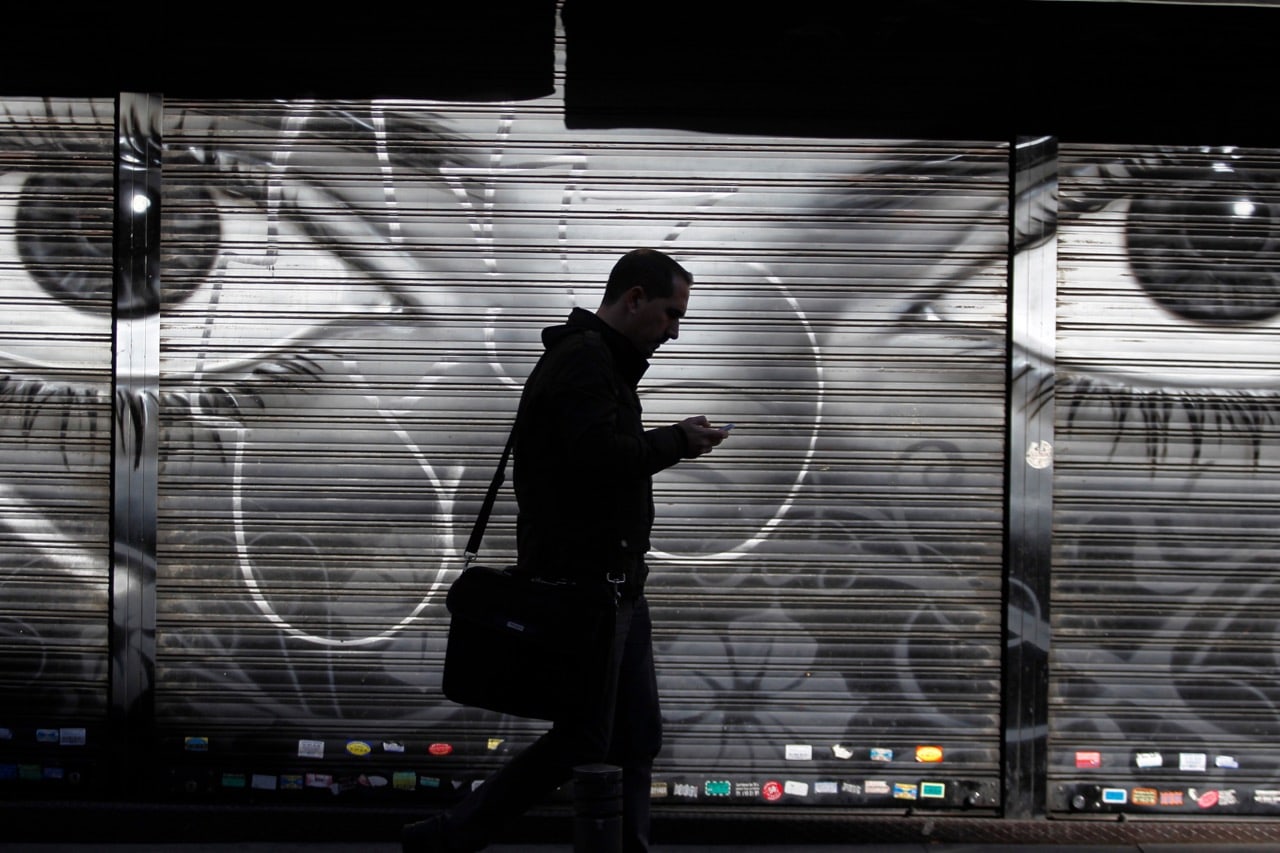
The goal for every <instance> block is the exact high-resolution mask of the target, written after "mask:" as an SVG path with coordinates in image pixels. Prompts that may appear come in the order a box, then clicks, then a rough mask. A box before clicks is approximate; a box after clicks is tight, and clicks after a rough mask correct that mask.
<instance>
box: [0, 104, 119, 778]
mask: <svg viewBox="0 0 1280 853" xmlns="http://www.w3.org/2000/svg"><path fill="white" fill-rule="evenodd" d="M113 115H114V105H113V103H112V102H111V101H109V100H108V101H98V100H63V99H45V98H31V99H23V98H11V99H5V100H4V101H2V102H0V695H2V696H3V699H4V701H3V705H0V783H2V784H5V785H6V790H10V789H9V788H8V787H7V786H8V785H9V784H11V783H13V782H17V783H18V784H19V785H23V786H28V787H30V788H32V789H38V790H42V791H44V792H45V793H46V795H50V796H64V795H66V794H67V793H69V792H73V791H75V790H77V789H80V790H84V789H86V788H88V787H92V786H93V785H96V784H97V783H99V782H101V781H102V779H101V776H99V775H97V771H98V769H99V767H98V760H99V759H100V757H101V754H102V750H103V747H104V745H105V741H106V738H105V724H106V719H107V704H108V701H107V673H108V653H109V650H108V627H109V620H108V609H107V608H108V585H109V558H110V552H109V542H110V536H109V533H108V516H109V508H110V505H111V502H110V499H109V474H110V468H111V457H110V450H111V443H110V442H111V416H112V415H111V388H112V381H111V363H112V357H111V356H112V353H111V316H112V268H111V257H112V255H111V252H112V249H111V234H112V230H111V229H112V199H113V166H112V151H113V140H114V137H113V133H112V127H113ZM55 792H56V793H55Z"/></svg>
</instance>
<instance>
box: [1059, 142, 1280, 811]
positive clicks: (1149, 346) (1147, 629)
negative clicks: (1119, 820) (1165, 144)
mask: <svg viewBox="0 0 1280 853" xmlns="http://www.w3.org/2000/svg"><path fill="white" fill-rule="evenodd" d="M1062 151H1063V158H1062V174H1063V179H1062V184H1061V187H1062V203H1063V208H1064V217H1063V220H1062V227H1061V232H1060V243H1059V257H1060V261H1061V264H1060V270H1059V283H1060V291H1059V296H1058V303H1059V306H1058V312H1059V318H1058V336H1057V347H1058V354H1059V358H1058V378H1057V383H1058V385H1057V387H1058V392H1057V393H1058V409H1057V411H1058V437H1059V441H1058V452H1057V454H1056V457H1057V469H1056V470H1057V474H1056V480H1055V486H1056V491H1055V496H1054V503H1055V510H1056V512H1055V519H1054V577H1053V604H1052V608H1053V660H1052V678H1051V682H1052V684H1051V696H1052V705H1051V720H1050V723H1051V725H1050V755H1051V759H1050V782H1051V786H1050V795H1051V803H1050V807H1051V809H1052V810H1055V811H1058V812H1077V813H1079V812H1084V813H1089V812H1098V813H1108V812H1130V813H1135V814H1144V815H1160V816H1172V815H1176V814H1181V813H1194V814H1197V815H1214V814H1247V813H1255V812H1256V813H1274V809H1275V807H1276V805H1277V804H1278V803H1280V778H1278V771H1280V752H1278V751H1277V748H1276V747H1275V745H1274V744H1275V742H1276V740H1277V738H1276V735H1277V725H1280V724H1278V723H1277V719H1278V717H1277V713H1276V707H1277V700H1278V698H1280V697H1278V696H1277V693H1276V680H1275V672H1276V660H1275V647H1276V639H1277V638H1276V625H1277V619H1276V616H1277V612H1278V611H1277V607H1280V587H1277V585H1276V583H1275V580H1274V576H1275V572H1274V566H1275V563H1276V559H1277V555H1278V547H1277V544H1276V538H1275V529H1276V526H1277V523H1278V522H1280V500H1278V499H1277V497H1276V496H1277V494H1280V489H1277V487H1276V486H1277V481H1278V479H1280V470H1278V469H1277V467H1276V463H1275V455H1274V452H1273V451H1274V438H1275V427H1276V414H1275V413H1276V375H1277V370H1278V369H1280V332H1278V330H1277V325H1276V319H1277V317H1278V316H1280V299H1278V298H1277V296H1276V293H1277V289H1276V286H1275V281H1276V269H1277V264H1278V263H1280V254H1277V250H1276V245H1277V244H1276V239H1275V233H1276V232H1275V219H1274V211H1275V209H1276V204H1277V201H1278V199H1277V187H1278V186H1280V183H1278V182H1277V176H1278V175H1280V172H1278V171H1277V164H1278V163H1280V156H1278V153H1277V152H1276V151H1274V150H1244V149H1233V148H1176V149H1166V148H1141V149H1136V148H1120V147H1094V146H1082V145H1076V146H1063V149H1062Z"/></svg>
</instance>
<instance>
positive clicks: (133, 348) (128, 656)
mask: <svg viewBox="0 0 1280 853" xmlns="http://www.w3.org/2000/svg"><path fill="white" fill-rule="evenodd" d="M162 112H163V99H162V98H161V97H160V96H159V95H147V94H136V93H128V92H126V93H121V94H120V95H119V96H118V99H117V101H116V147H115V192H116V195H115V222H114V240H113V249H114V268H113V286H114V294H115V304H114V314H113V323H112V358H113V365H112V381H113V388H112V456H111V526H110V529H111V537H112V542H111V546H112V548H111V569H110V620H111V627H110V656H111V660H110V667H111V670H110V710H109V723H110V734H111V746H110V748H109V761H110V767H109V770H108V773H109V774H110V780H111V783H112V785H113V787H115V789H116V790H117V791H120V792H121V794H122V795H125V796H127V794H128V793H129V792H138V791H139V790H141V788H142V787H143V786H144V785H145V783H146V777H147V775H148V774H147V771H148V768H149V767H150V764H151V761H152V749H151V742H152V740H153V730H154V709H155V702H154V680H155V650H156V595H155V590H156V502H157V493H158V479H159V475H158V465H159V460H158V446H159V440H158V432H159V402H160V387H159V386H160V184H161V174H160V166H161V115H162Z"/></svg>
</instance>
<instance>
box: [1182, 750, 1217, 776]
mask: <svg viewBox="0 0 1280 853" xmlns="http://www.w3.org/2000/svg"><path fill="white" fill-rule="evenodd" d="M1208 766H1209V757H1208V756H1207V755H1205V754H1204V753H1203V752H1180V753H1178V769H1179V770H1187V771H1190V772H1193V773H1201V772H1203V771H1204V770H1205V769H1206V768H1208Z"/></svg>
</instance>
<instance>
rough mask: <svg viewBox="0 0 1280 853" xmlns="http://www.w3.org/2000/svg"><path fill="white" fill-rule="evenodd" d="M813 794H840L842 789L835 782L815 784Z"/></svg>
mask: <svg viewBox="0 0 1280 853" xmlns="http://www.w3.org/2000/svg"><path fill="white" fill-rule="evenodd" d="M813 792H814V793H815V794H838V793H840V788H839V787H838V786H837V785H836V783H835V782H814V783H813Z"/></svg>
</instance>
